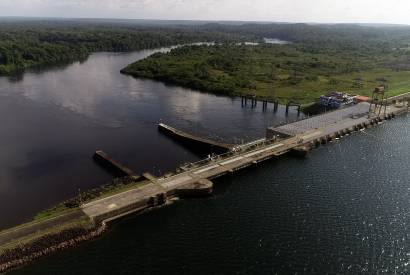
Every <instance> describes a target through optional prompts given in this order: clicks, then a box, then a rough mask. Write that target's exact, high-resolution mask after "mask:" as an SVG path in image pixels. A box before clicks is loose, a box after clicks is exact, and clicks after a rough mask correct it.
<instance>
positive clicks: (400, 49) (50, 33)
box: [0, 20, 410, 74]
mask: <svg viewBox="0 0 410 275" xmlns="http://www.w3.org/2000/svg"><path fill="white" fill-rule="evenodd" d="M264 38H278V39H282V40H286V41H290V42H292V48H293V50H295V51H298V52H303V53H308V54H316V55H320V54H323V55H327V56H337V57H338V58H345V59H348V60H352V59H360V60H364V59H367V60H368V61H369V60H372V61H376V62H378V61H380V60H384V61H386V58H385V56H388V57H389V58H390V57H394V60H395V61H396V60H400V62H401V64H402V67H403V66H404V67H408V65H407V64H408V62H407V59H408V58H409V57H410V56H409V54H408V48H409V45H410V27H404V26H387V25H385V26H370V25H367V26H366V25H349V24H340V25H323V24H321V25H312V24H256V23H255V24H221V23H200V22H186V23H184V24H182V23H181V22H163V21H158V22H155V21H143V20H139V21H129V20H53V21H50V20H20V21H13V20H3V21H1V22H0V74H10V73H13V72H15V71H18V70H24V69H26V68H29V67H32V66H36V65H42V64H54V63H57V62H62V61H73V60H81V59H83V58H86V57H87V56H88V55H89V54H90V53H92V52H97V51H115V52H120V51H133V50H141V49H151V48H157V47H164V46H170V45H177V44H187V43H193V42H217V43H235V42H245V41H253V42H263V39H264ZM351 66H353V70H354V69H355V67H356V66H355V65H354V64H351ZM360 66H362V65H360Z"/></svg>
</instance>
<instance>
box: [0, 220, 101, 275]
mask: <svg viewBox="0 0 410 275" xmlns="http://www.w3.org/2000/svg"><path fill="white" fill-rule="evenodd" d="M105 230H106V224H105V223H101V224H99V225H98V226H96V227H95V228H92V229H84V228H72V229H67V230H64V231H61V232H59V233H57V234H50V235H45V236H43V237H41V238H39V239H37V240H35V241H34V242H32V243H30V244H27V245H20V246H18V247H17V248H13V249H10V250H5V251H4V252H3V253H2V254H1V255H0V273H2V272H6V271H8V270H10V269H13V268H17V267H20V266H22V265H25V264H28V263H30V262H32V261H34V260H36V259H38V258H40V257H44V256H47V255H49V254H51V253H54V252H56V251H59V250H63V249H66V248H70V247H74V246H76V245H78V244H79V243H82V242H84V241H89V240H92V239H94V238H96V237H98V236H100V235H101V234H102V233H103V232H104V231H105Z"/></svg>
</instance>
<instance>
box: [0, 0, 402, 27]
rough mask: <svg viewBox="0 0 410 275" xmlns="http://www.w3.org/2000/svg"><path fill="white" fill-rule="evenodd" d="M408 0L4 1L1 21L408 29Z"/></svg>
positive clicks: (1, 4) (0, 3) (2, 0)
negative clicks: (158, 21) (154, 21)
mask: <svg viewBox="0 0 410 275" xmlns="http://www.w3.org/2000/svg"><path fill="white" fill-rule="evenodd" d="M409 14H410V1H409V0H390V1H386V0H0V16H35V17H68V18H75V17H80V18H124V19H170V20H241V21H272V22H317V23H394V24H410V16H409Z"/></svg>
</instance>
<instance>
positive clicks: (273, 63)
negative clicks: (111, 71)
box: [123, 44, 410, 103]
mask: <svg viewBox="0 0 410 275" xmlns="http://www.w3.org/2000/svg"><path fill="white" fill-rule="evenodd" d="M394 53H395V51H392V52H391V53H387V54H385V55H384V56H383V58H380V57H378V56H377V55H376V54H375V53H373V52H369V53H360V52H343V51H341V52H339V53H334V54H330V53H329V52H326V51H323V52H321V53H312V52H309V51H306V50H304V49H303V47H301V46H300V45H269V44H261V45H258V46H247V45H232V44H230V45H215V46H186V47H182V48H178V49H174V50H172V51H171V52H170V53H168V54H162V53H159V54H155V55H153V56H151V57H149V58H147V59H144V60H141V61H139V62H136V63H134V64H131V65H130V66H128V67H127V68H125V69H124V70H123V72H124V73H128V74H131V75H134V76H137V77H146V78H153V79H157V80H162V81H166V82H171V83H175V84H178V85H182V86H185V87H190V88H194V89H199V90H202V91H208V92H214V93H222V94H227V95H244V94H245V95H246V94H255V95H257V96H258V97H261V98H268V99H273V98H278V99H279V100H280V101H282V102H286V101H289V100H296V101H299V102H301V103H309V102H312V101H315V100H316V99H317V98H318V97H319V96H320V95H321V94H324V93H326V92H327V91H330V90H339V91H348V92H352V93H359V94H364V95H369V94H370V93H371V91H372V89H374V87H376V86H377V85H378V84H380V83H381V82H387V84H388V85H389V86H390V90H391V91H392V92H391V95H394V94H399V93H402V92H407V91H409V90H410V71H409V70H407V68H406V69H398V68H392V66H391V64H394V62H398V60H399V58H401V57H402V55H399V56H396V55H395V54H394ZM407 54H408V53H407V52H406V53H404V56H406V57H407Z"/></svg>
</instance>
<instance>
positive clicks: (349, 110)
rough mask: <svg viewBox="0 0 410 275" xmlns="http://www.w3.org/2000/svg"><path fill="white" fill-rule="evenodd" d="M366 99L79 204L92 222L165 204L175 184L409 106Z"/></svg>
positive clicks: (191, 185) (297, 148) (313, 142)
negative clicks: (380, 107)
mask: <svg viewBox="0 0 410 275" xmlns="http://www.w3.org/2000/svg"><path fill="white" fill-rule="evenodd" d="M369 106H370V104H369V103H359V104H356V105H353V106H349V107H346V108H343V109H340V110H336V111H333V112H329V113H325V114H321V115H318V116H314V117H310V118H306V119H304V120H301V121H298V122H294V123H291V124H287V125H283V126H279V127H271V128H268V129H267V132H266V138H263V139H260V140H257V141H254V142H250V143H248V144H244V145H238V146H235V147H233V148H232V150H230V151H229V152H228V153H225V154H221V155H217V156H215V157H208V158H207V159H204V160H202V161H199V162H197V163H190V164H187V165H184V166H183V167H181V168H180V169H177V172H175V173H168V174H166V175H164V176H161V177H158V178H150V180H149V183H147V184H146V185H144V186H141V187H138V188H135V189H133V190H129V191H126V192H123V193H120V194H116V195H113V196H110V197H106V198H103V199H100V200H96V201H92V202H89V203H86V204H84V205H82V206H81V209H82V211H83V212H84V213H85V214H86V215H87V216H89V217H90V218H91V219H92V220H93V221H94V222H96V223H98V222H102V221H112V220H114V219H116V218H118V217H122V216H124V215H128V214H131V213H134V212H137V211H141V210H143V209H146V208H150V207H156V206H160V205H164V204H166V202H167V201H168V200H170V199H172V198H174V197H178V196H179V193H180V190H185V192H186V191H187V190H192V193H193V194H194V193H195V189H197V188H198V189H199V190H200V189H201V188H200V186H201V185H200V184H198V183H200V182H203V181H204V180H207V181H208V182H207V183H208V185H207V186H206V189H207V190H209V189H210V188H211V186H210V184H211V183H210V180H212V179H215V178H217V177H221V176H223V175H226V174H229V173H234V172H235V171H238V170H241V169H244V168H246V167H249V166H251V165H256V164H258V163H260V162H262V161H266V160H268V159H271V158H275V157H279V156H281V155H284V154H287V153H290V152H296V153H299V154H302V155H304V154H305V153H307V152H308V151H309V150H311V149H312V148H314V147H316V146H318V145H320V144H324V143H327V142H329V141H331V140H332V139H334V138H338V137H340V136H343V135H346V134H348V133H351V132H354V131H358V130H360V129H363V128H366V127H369V126H371V125H376V124H377V123H380V122H381V121H383V120H387V119H391V118H393V117H395V116H396V115H399V114H402V113H405V112H407V111H408V108H409V104H408V102H406V103H405V104H401V105H398V104H396V105H395V106H393V105H389V106H387V107H386V112H385V113H384V114H383V116H377V115H372V114H371V113H369Z"/></svg>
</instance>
